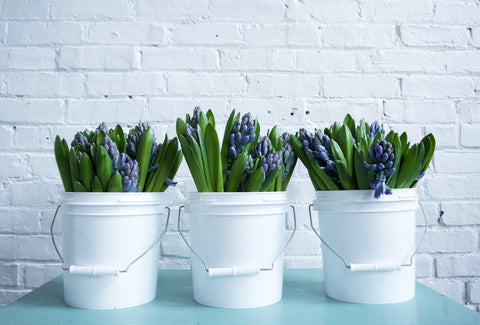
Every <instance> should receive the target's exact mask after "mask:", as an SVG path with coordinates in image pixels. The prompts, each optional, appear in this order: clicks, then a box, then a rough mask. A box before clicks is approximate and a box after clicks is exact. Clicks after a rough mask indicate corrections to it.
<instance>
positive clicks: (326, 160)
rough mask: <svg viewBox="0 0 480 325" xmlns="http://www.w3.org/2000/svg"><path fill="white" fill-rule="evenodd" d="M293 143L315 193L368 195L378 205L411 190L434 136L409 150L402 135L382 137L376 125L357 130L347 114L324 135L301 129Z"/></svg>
mask: <svg viewBox="0 0 480 325" xmlns="http://www.w3.org/2000/svg"><path fill="white" fill-rule="evenodd" d="M291 143H292V145H293V149H294V151H295V153H296V154H297V155H298V157H299V158H300V160H301V161H302V162H303V164H304V165H305V166H306V168H307V170H308V174H309V176H310V179H311V181H312V183H313V186H314V187H315V190H317V191H322V190H356V189H360V190H366V189H372V190H373V194H374V197H375V198H377V199H378V198H380V197H381V195H385V194H386V195H388V194H391V193H392V189H395V188H411V187H415V186H416V184H417V182H418V180H419V179H420V178H421V177H423V175H424V174H425V171H426V170H427V168H428V166H429V164H430V162H431V160H432V157H433V154H434V151H435V137H434V136H433V135H432V134H428V135H427V136H425V137H424V138H423V139H422V140H421V141H420V142H419V143H416V144H413V145H411V144H410V142H408V137H407V134H406V133H405V132H404V133H402V134H401V135H399V134H398V133H397V132H395V131H390V132H389V133H388V134H387V135H385V129H384V127H383V125H381V124H380V123H378V122H373V123H372V124H370V125H369V124H368V123H367V122H365V121H364V120H363V119H362V120H361V121H360V122H359V124H356V122H355V120H354V119H353V118H352V117H351V116H350V115H349V114H348V115H347V116H346V117H345V119H344V120H343V123H338V122H336V123H334V124H333V125H332V126H330V127H328V128H325V129H324V130H323V131H321V130H315V132H314V133H310V132H308V131H307V130H305V129H300V130H299V132H297V134H296V135H292V136H291Z"/></svg>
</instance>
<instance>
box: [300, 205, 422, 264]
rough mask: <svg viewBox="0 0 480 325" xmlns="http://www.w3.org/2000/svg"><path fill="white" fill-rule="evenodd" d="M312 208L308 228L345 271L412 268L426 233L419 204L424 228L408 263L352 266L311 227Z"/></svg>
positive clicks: (309, 209)
mask: <svg viewBox="0 0 480 325" xmlns="http://www.w3.org/2000/svg"><path fill="white" fill-rule="evenodd" d="M312 207H313V204H310V205H309V206H308V212H309V214H310V226H311V228H312V230H313V231H314V232H315V234H316V235H317V237H318V238H320V241H321V242H322V243H323V244H324V245H325V247H327V248H328V249H329V250H330V251H331V252H332V253H333V254H334V255H335V256H337V257H338V258H339V259H340V260H342V262H343V264H344V265H345V267H346V268H347V269H350V270H351V271H393V270H399V269H400V267H405V266H412V264H413V257H414V256H415V255H416V254H417V251H418V249H419V248H420V246H421V245H422V242H423V239H424V237H425V233H426V232H427V229H428V221H427V216H426V214H425V210H424V209H423V206H422V205H421V204H420V207H421V208H422V212H423V219H424V220H425V227H424V229H423V233H422V237H421V238H420V242H419V243H418V245H417V247H415V249H414V251H413V252H412V254H411V255H410V257H409V259H408V263H403V264H391V263H389V264H387V265H386V266H385V267H383V270H382V267H379V265H378V264H373V263H372V264H370V265H367V264H354V263H348V262H347V261H346V260H345V259H344V258H343V257H342V256H341V255H340V254H339V253H337V252H336V251H335V250H334V249H333V248H332V247H331V246H330V245H329V244H328V243H327V242H326V241H325V240H324V239H323V238H322V236H320V234H319V233H318V232H317V230H316V229H315V227H314V226H313V220H312Z"/></svg>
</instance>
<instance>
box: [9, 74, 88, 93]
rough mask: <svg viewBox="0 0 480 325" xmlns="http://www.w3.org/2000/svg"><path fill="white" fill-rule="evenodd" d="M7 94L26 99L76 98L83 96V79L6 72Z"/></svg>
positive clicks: (70, 76) (80, 77)
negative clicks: (25, 97)
mask: <svg viewBox="0 0 480 325" xmlns="http://www.w3.org/2000/svg"><path fill="white" fill-rule="evenodd" d="M2 77H3V80H4V82H5V84H6V85H7V94H8V95H12V96H27V97H49V98H52V97H77V96H83V95H84V94H85V90H84V86H83V77H82V75H80V74H73V73H46V72H28V73H27V72H21V73H13V72H8V73H4V74H3V75H2Z"/></svg>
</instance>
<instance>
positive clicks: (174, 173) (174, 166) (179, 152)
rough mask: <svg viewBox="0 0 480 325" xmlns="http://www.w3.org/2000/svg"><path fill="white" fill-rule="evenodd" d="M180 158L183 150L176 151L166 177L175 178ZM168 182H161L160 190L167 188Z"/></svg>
mask: <svg viewBox="0 0 480 325" xmlns="http://www.w3.org/2000/svg"><path fill="white" fill-rule="evenodd" d="M182 158H183V152H182V151H178V153H177V156H176V157H175V162H174V163H173V166H172V169H171V170H170V172H169V173H168V178H170V179H171V180H174V179H175V175H176V174H177V171H178V168H179V167H180V164H181V163H182ZM168 186H169V185H168V184H167V183H166V182H165V183H163V185H162V187H161V188H160V192H165V190H166V189H167V188H168Z"/></svg>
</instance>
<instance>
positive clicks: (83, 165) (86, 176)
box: [80, 154, 93, 192]
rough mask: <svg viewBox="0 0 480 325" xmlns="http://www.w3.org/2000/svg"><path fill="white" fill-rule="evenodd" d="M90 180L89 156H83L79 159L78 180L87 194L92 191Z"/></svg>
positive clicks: (91, 168) (90, 163)
mask: <svg viewBox="0 0 480 325" xmlns="http://www.w3.org/2000/svg"><path fill="white" fill-rule="evenodd" d="M92 179H93V164H92V161H91V160H90V156H89V155H87V154H83V155H82V158H80V180H81V182H82V184H83V186H85V188H86V190H87V192H91V191H92Z"/></svg>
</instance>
